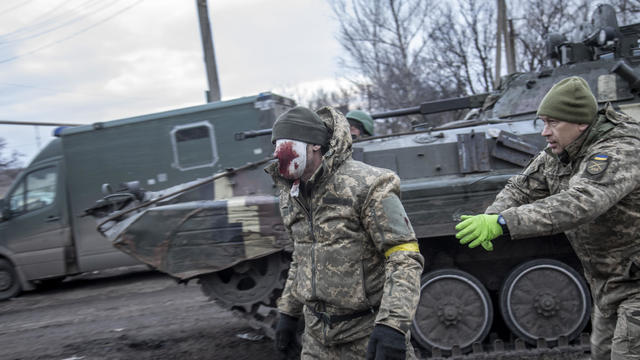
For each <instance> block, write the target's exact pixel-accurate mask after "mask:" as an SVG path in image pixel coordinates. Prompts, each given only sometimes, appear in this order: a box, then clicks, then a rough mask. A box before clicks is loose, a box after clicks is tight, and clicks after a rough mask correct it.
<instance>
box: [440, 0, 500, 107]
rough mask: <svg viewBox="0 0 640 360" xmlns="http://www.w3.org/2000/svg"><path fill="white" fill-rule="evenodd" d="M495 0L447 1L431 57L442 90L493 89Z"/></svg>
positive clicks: (481, 90)
mask: <svg viewBox="0 0 640 360" xmlns="http://www.w3.org/2000/svg"><path fill="white" fill-rule="evenodd" d="M495 11H496V10H495V1H490V0H460V1H457V2H455V3H444V4H443V5H442V6H441V7H440V8H439V9H437V12H438V16H437V17H436V19H437V20H436V23H435V26H434V28H433V30H432V41H433V46H432V49H431V51H429V54H430V56H429V60H430V62H431V63H433V64H437V68H438V69H439V70H440V77H439V78H438V79H437V81H438V82H439V83H438V84H437V85H438V88H439V89H440V91H441V92H446V91H447V89H451V88H452V87H453V89H455V95H462V94H476V93H479V92H488V91H491V89H492V87H493V86H492V84H493V81H492V79H493V77H492V70H493V62H494V59H493V54H494V50H495V28H496V26H495Z"/></svg>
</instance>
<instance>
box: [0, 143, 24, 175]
mask: <svg viewBox="0 0 640 360" xmlns="http://www.w3.org/2000/svg"><path fill="white" fill-rule="evenodd" d="M6 147H7V142H6V141H5V140H4V139H3V138H0V171H2V170H5V169H10V168H14V167H18V166H20V157H22V154H20V153H19V152H17V151H15V150H14V151H12V152H11V154H10V155H8V156H7V155H5V154H4V152H5V148H6Z"/></svg>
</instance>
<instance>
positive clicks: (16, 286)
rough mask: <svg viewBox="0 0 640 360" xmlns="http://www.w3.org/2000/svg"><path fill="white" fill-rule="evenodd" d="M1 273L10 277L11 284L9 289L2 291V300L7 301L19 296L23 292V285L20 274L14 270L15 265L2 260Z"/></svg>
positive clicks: (0, 298) (0, 260)
mask: <svg viewBox="0 0 640 360" xmlns="http://www.w3.org/2000/svg"><path fill="white" fill-rule="evenodd" d="M0 272H2V273H4V274H5V275H8V277H9V281H10V283H11V285H10V286H9V287H8V288H6V289H5V290H2V291H0V300H7V299H10V298H12V297H14V296H16V295H18V294H19V293H20V292H21V291H22V285H21V284H20V279H19V278H18V273H17V272H16V270H15V269H14V268H13V265H12V264H11V263H10V262H9V261H7V260H5V259H0Z"/></svg>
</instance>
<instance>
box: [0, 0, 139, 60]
mask: <svg viewBox="0 0 640 360" xmlns="http://www.w3.org/2000/svg"><path fill="white" fill-rule="evenodd" d="M143 1H144V0H138V1H136V2H135V3H133V4H131V5H129V6H127V7H124V8H122V9H121V10H119V11H117V12H115V13H113V14H112V15H110V16H108V17H106V18H104V19H102V20H100V21H98V22H96V23H94V24H92V25H90V26H87V27H85V28H83V29H82V30H80V31H77V32H75V33H72V34H71V35H69V36H66V37H64V38H61V39H59V40H56V41H53V42H50V43H47V44H45V45H42V46H40V47H38V48H35V49H33V50H31V51H27V52H25V53H22V54H18V55H15V56H10V57H8V58H4V59H1V60H0V64H4V63H8V62H11V61H14V60H16V59H19V58H21V57H24V56H27V55H31V54H33V53H36V52H38V51H41V50H44V49H47V48H49V47H52V46H54V45H57V44H60V43H62V42H64V41H67V40H69V39H72V38H74V37H76V36H78V35H80V34H82V33H85V32H87V31H89V30H91V29H93V28H94V27H96V26H98V25H101V24H103V23H105V22H107V21H109V20H111V19H113V18H114V17H116V16H118V15H120V14H122V13H124V12H125V11H127V10H130V9H131V8H133V7H134V6H137V5H138V4H140V3H141V2H143Z"/></svg>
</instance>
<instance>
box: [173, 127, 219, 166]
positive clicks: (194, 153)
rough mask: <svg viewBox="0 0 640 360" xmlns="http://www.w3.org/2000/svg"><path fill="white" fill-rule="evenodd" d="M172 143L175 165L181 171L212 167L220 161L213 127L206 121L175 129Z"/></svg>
mask: <svg viewBox="0 0 640 360" xmlns="http://www.w3.org/2000/svg"><path fill="white" fill-rule="evenodd" d="M171 141H172V143H173V155H174V161H175V165H176V167H177V168H178V169H180V170H190V169H195V168H199V167H204V166H212V165H214V164H215V163H216V161H218V152H217V149H216V142H215V137H214V132H213V126H212V125H211V124H210V123H208V122H206V121H202V122H198V123H193V124H188V125H180V126H176V127H174V128H173V130H171Z"/></svg>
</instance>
